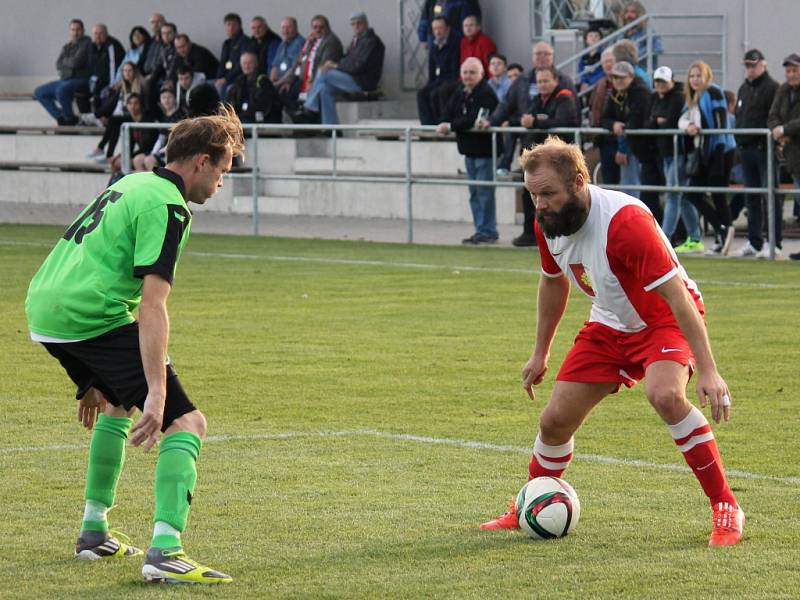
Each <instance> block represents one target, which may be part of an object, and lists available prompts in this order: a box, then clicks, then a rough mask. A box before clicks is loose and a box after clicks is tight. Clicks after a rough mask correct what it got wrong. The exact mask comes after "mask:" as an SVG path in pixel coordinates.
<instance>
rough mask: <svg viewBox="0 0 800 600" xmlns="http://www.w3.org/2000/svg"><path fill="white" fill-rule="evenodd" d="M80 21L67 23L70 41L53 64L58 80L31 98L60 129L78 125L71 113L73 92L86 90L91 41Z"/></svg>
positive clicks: (37, 90) (40, 89)
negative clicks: (61, 126)
mask: <svg viewBox="0 0 800 600" xmlns="http://www.w3.org/2000/svg"><path fill="white" fill-rule="evenodd" d="M83 31H84V30H83V21H81V20H80V19H72V20H71V21H70V22H69V41H68V42H67V43H66V44H64V46H63V47H62V48H61V52H60V53H59V55H58V59H57V60H56V70H57V71H58V79H57V80H56V81H51V82H49V83H45V84H44V85H40V86H39V87H37V88H36V89H35V90H34V91H33V97H34V98H35V99H36V100H38V101H39V103H40V104H41V105H42V106H43V107H44V109H45V110H46V111H47V112H48V113H49V114H50V116H51V117H53V118H54V119H55V120H56V122H57V123H58V124H59V125H75V124H76V123H77V122H78V119H77V117H75V113H73V112H72V99H73V97H74V96H75V92H80V91H85V90H88V88H89V46H91V44H92V41H91V40H90V39H89V37H88V36H86V35H84V33H83Z"/></svg>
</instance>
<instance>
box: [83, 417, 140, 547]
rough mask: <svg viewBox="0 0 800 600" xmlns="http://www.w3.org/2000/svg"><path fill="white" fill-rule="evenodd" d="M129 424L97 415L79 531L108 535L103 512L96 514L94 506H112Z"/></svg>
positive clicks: (120, 418)
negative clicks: (84, 510) (102, 532)
mask: <svg viewBox="0 0 800 600" xmlns="http://www.w3.org/2000/svg"><path fill="white" fill-rule="evenodd" d="M132 424H133V420H132V419H129V418H128V417H109V416H107V415H105V414H101V415H100V416H99V417H98V418H97V423H95V426H94V432H93V433H92V442H91V443H90V444H89V466H88V468H87V470H86V489H85V491H84V498H85V499H86V503H87V506H88V507H89V508H92V510H89V509H87V510H86V512H85V513H84V520H83V526H82V527H81V531H108V521H107V520H106V518H105V512H104V511H102V510H101V511H99V512H98V511H97V510H96V507H97V505H98V504H100V505H102V506H105V507H106V508H110V507H111V506H113V505H114V496H115V495H116V491H117V482H118V481H119V475H120V473H121V472H122V465H123V464H124V463H125V440H127V439H128V430H130V428H131V425H132Z"/></svg>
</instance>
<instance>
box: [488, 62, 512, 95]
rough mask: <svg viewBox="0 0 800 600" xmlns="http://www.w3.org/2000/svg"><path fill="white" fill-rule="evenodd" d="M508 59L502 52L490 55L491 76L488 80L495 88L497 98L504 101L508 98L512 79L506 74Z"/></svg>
mask: <svg viewBox="0 0 800 600" xmlns="http://www.w3.org/2000/svg"><path fill="white" fill-rule="evenodd" d="M507 63H508V59H507V58H506V57H505V56H503V55H502V54H498V53H494V54H492V55H491V56H489V78H488V80H487V82H488V83H489V85H490V86H491V88H492V89H493V90H494V93H495V95H496V96H497V99H498V100H499V101H500V102H502V101H503V100H505V99H506V94H508V88H509V87H510V86H511V80H510V79H509V78H508V75H506V64H507Z"/></svg>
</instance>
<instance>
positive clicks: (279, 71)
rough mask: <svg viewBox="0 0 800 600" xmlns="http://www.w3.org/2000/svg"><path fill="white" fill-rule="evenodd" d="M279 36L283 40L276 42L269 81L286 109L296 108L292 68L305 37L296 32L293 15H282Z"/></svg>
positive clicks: (298, 57)
mask: <svg viewBox="0 0 800 600" xmlns="http://www.w3.org/2000/svg"><path fill="white" fill-rule="evenodd" d="M281 36H282V37H283V40H282V41H281V43H280V44H278V49H277V50H276V51H275V58H274V59H273V61H272V67H271V69H270V76H269V78H270V81H272V84H273V85H274V86H275V88H276V89H277V90H278V95H279V96H280V97H281V102H282V103H283V104H284V106H286V108H287V109H288V110H296V109H297V106H296V103H295V101H294V99H296V98H297V92H299V90H300V86H299V84H298V85H297V86H295V87H296V88H297V89H296V91H295V92H294V93H292V87H293V83H294V82H295V81H297V80H296V79H295V78H294V70H295V68H296V67H297V66H298V65H299V60H300V51H301V50H302V49H303V44H304V43H305V38H303V36H302V35H300V34H299V33H298V32H297V19H295V18H294V17H284V18H283V20H282V21H281Z"/></svg>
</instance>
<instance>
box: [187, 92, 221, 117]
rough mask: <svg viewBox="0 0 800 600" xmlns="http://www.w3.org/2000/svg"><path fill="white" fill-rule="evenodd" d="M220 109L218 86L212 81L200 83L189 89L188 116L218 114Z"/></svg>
mask: <svg viewBox="0 0 800 600" xmlns="http://www.w3.org/2000/svg"><path fill="white" fill-rule="evenodd" d="M219 110H220V102H219V94H217V88H216V87H215V86H214V85H212V84H210V83H200V84H198V85H196V86H194V87H193V88H192V89H190V90H189V94H188V96H187V98H186V117H187V118H191V119H193V118H194V117H205V116H208V115H216V114H218V113H219Z"/></svg>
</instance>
